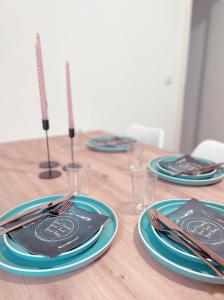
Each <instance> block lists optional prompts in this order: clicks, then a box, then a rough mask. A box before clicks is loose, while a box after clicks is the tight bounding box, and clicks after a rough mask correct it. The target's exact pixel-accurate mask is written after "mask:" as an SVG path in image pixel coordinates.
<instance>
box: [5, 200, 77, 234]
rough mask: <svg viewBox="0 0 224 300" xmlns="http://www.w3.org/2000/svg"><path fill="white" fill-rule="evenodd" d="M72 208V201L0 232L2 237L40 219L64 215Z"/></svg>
mask: <svg viewBox="0 0 224 300" xmlns="http://www.w3.org/2000/svg"><path fill="white" fill-rule="evenodd" d="M71 206H72V202H71V201H70V200H68V201H66V202H64V203H63V204H62V205H61V206H59V207H58V208H55V209H52V210H50V211H48V212H46V213H42V214H38V215H37V216H34V217H32V218H30V219H28V220H26V221H23V222H20V223H18V224H15V225H13V226H11V227H9V228H6V229H3V230H1V231H0V235H3V234H6V233H8V232H10V231H12V230H15V229H18V228H20V227H22V226H24V225H26V224H29V223H32V222H34V221H36V220H38V219H41V218H43V217H47V216H61V215H63V214H64V213H65V212H66V211H67V210H68V209H69V208H70V207H71Z"/></svg>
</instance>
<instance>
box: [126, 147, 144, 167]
mask: <svg viewBox="0 0 224 300" xmlns="http://www.w3.org/2000/svg"><path fill="white" fill-rule="evenodd" d="M143 152H144V147H143V145H142V144H139V143H135V145H134V147H133V148H130V149H129V150H128V151H127V159H128V168H129V169H130V170H135V169H140V168H141V166H142V162H143Z"/></svg>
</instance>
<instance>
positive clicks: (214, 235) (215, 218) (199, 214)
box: [167, 199, 224, 258]
mask: <svg viewBox="0 0 224 300" xmlns="http://www.w3.org/2000/svg"><path fill="white" fill-rule="evenodd" d="M167 217H168V218H169V219H170V220H172V221H173V222H174V223H176V224H177V225H178V226H180V227H182V228H183V229H184V230H186V231H187V232H189V233H190V234H192V235H193V236H194V237H195V238H196V239H197V240H198V241H200V242H201V243H202V244H204V245H205V246H207V247H208V248H209V249H211V250H213V251H214V252H215V253H216V254H218V255H219V256H221V257H223V258H224V250H223V249H224V217H223V216H222V215H220V214H219V213H218V212H217V211H216V210H215V209H213V208H211V207H208V206H206V205H205V204H203V203H202V202H200V201H198V200H196V199H192V200H190V201H188V202H187V203H185V204H183V205H182V206H181V207H180V208H178V209H177V210H176V211H174V212H173V213H170V214H169V215H167Z"/></svg>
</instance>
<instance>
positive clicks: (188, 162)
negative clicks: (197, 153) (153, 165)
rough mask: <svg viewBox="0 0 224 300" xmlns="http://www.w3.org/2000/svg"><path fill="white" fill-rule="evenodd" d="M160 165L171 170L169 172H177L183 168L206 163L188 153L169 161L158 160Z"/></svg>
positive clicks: (186, 168) (196, 166) (192, 167)
mask: <svg viewBox="0 0 224 300" xmlns="http://www.w3.org/2000/svg"><path fill="white" fill-rule="evenodd" d="M159 163H160V165H161V167H163V168H165V169H167V170H169V171H171V172H178V171H183V170H193V169H194V168H198V167H201V166H205V165H206V164H207V163H202V162H200V161H199V160H197V159H195V158H193V157H191V156H190V155H184V156H182V157H180V158H178V159H177V160H174V161H170V162H168V161H167V162H165V161H164V162H163V161H160V162H159Z"/></svg>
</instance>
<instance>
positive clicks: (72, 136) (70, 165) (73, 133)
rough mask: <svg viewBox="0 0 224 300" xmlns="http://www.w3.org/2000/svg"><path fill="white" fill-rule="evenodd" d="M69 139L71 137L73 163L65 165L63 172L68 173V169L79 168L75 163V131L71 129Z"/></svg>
mask: <svg viewBox="0 0 224 300" xmlns="http://www.w3.org/2000/svg"><path fill="white" fill-rule="evenodd" d="M69 137H70V150H71V162H70V163H69V164H67V165H64V167H63V170H64V171H67V168H74V167H75V166H77V162H75V161H74V149H73V148H74V147H73V146H74V137H75V129H74V128H69Z"/></svg>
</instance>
